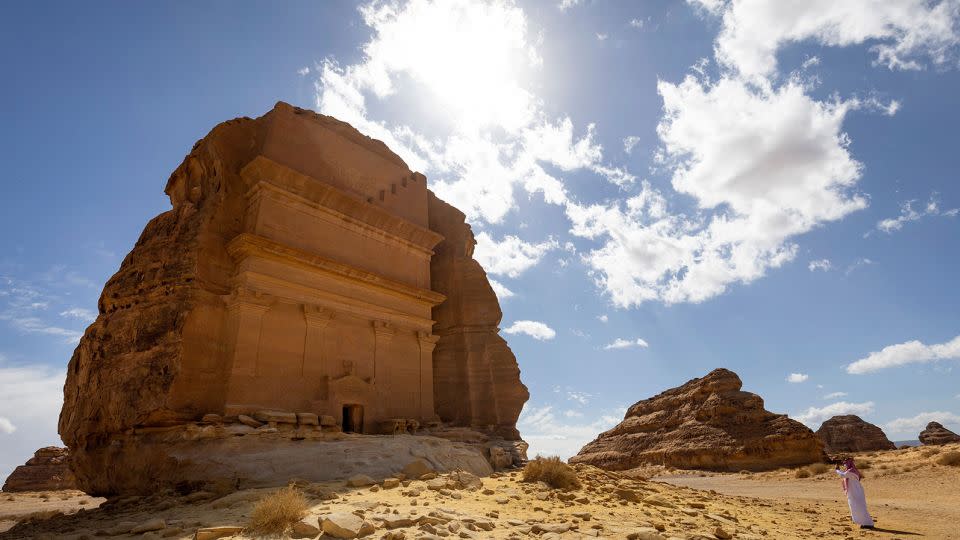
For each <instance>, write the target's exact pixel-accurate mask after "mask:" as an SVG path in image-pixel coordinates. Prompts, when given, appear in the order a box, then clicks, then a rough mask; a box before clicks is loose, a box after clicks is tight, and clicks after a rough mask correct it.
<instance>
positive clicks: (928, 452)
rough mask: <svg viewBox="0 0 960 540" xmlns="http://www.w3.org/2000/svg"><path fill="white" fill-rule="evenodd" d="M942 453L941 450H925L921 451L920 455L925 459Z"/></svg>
mask: <svg viewBox="0 0 960 540" xmlns="http://www.w3.org/2000/svg"><path fill="white" fill-rule="evenodd" d="M939 453H940V449H939V448H924V449H923V450H921V451H920V455H921V456H923V457H930V456H935V455H937V454H939Z"/></svg>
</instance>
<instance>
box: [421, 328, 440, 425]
mask: <svg viewBox="0 0 960 540" xmlns="http://www.w3.org/2000/svg"><path fill="white" fill-rule="evenodd" d="M417 341H418V342H419V343H420V388H419V394H420V405H419V410H420V418H421V419H423V420H424V421H429V420H432V419H433V417H434V416H436V414H437V413H436V410H434V406H433V349H434V348H436V346H437V342H438V341H440V336H435V335H433V334H430V333H428V332H417Z"/></svg>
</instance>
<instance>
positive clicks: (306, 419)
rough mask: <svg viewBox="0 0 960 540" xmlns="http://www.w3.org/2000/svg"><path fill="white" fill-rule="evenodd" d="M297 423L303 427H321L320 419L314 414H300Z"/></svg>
mask: <svg viewBox="0 0 960 540" xmlns="http://www.w3.org/2000/svg"><path fill="white" fill-rule="evenodd" d="M297 423H298V424H300V425H301V426H319V425H320V417H318V416H317V415H315V414H313V413H308V412H298V413H297Z"/></svg>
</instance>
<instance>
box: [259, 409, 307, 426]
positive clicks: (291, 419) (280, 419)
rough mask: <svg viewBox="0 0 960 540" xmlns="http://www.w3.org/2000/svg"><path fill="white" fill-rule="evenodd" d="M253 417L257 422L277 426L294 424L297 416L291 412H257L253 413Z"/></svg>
mask: <svg viewBox="0 0 960 540" xmlns="http://www.w3.org/2000/svg"><path fill="white" fill-rule="evenodd" d="M253 417H254V418H255V419H256V420H257V421H258V422H263V423H268V422H276V423H277V424H296V423H297V415H296V413H292V412H284V411H257V412H255V413H253Z"/></svg>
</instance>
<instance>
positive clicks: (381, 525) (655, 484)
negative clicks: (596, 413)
mask: <svg viewBox="0 0 960 540" xmlns="http://www.w3.org/2000/svg"><path fill="white" fill-rule="evenodd" d="M926 451H927V452H929V451H930V450H926ZM921 452H922V451H921V450H914V451H893V452H884V453H878V454H876V455H874V456H869V457H868V456H860V457H859V461H861V462H864V461H865V462H867V463H869V465H868V467H869V469H868V470H867V471H865V472H866V474H868V475H869V476H868V477H867V479H866V480H865V482H864V486H865V488H866V490H867V495H868V503H869V504H870V508H871V511H872V512H873V513H874V514H875V515H876V516H877V518H878V523H877V524H878V526H879V527H880V529H879V530H876V531H865V530H860V529H859V528H858V527H856V526H855V525H853V524H852V523H851V522H850V520H849V514H848V511H847V508H846V503H845V502H844V500H843V499H842V497H841V495H842V492H841V491H840V488H839V481H838V480H837V479H836V478H835V477H831V476H829V475H832V474H833V473H832V472H829V473H824V474H819V475H815V476H813V477H811V478H796V471H795V470H782V471H775V472H769V473H757V474H712V473H690V472H686V473H684V474H677V473H674V474H670V475H668V476H664V477H662V480H663V482H661V481H652V480H644V479H642V478H638V477H636V476H637V473H636V471H633V472H632V473H625V474H615V473H609V472H605V471H600V470H598V469H595V468H592V467H584V466H580V467H578V468H577V470H578V477H579V479H580V481H581V482H582V483H583V485H582V486H581V488H579V489H576V490H571V491H562V490H557V489H551V488H549V486H546V485H545V484H540V483H529V482H522V481H521V473H520V472H519V471H511V472H507V473H502V474H495V475H494V476H492V477H488V478H483V479H482V486H481V487H479V488H478V489H465V488H462V487H461V488H457V487H456V486H451V485H449V482H450V480H449V479H450V477H449V476H447V475H440V477H439V479H434V480H429V479H428V480H412V481H407V480H405V481H404V482H403V484H401V485H400V486H398V487H394V488H384V487H382V486H381V485H377V486H373V487H347V486H346V485H345V484H344V483H342V482H329V483H320V484H301V485H300V486H301V488H302V489H303V492H304V494H305V495H306V496H307V499H308V502H309V510H308V512H307V514H306V516H305V522H306V523H308V524H313V525H317V524H318V522H319V519H322V518H323V517H324V516H329V515H331V514H334V513H337V512H348V513H353V514H355V515H359V516H361V517H362V518H363V519H364V520H365V521H367V522H369V523H370V524H371V525H373V526H374V527H375V530H374V532H373V533H372V534H370V535H369V536H368V538H376V539H380V538H390V539H396V540H399V539H400V538H403V539H413V538H450V539H453V538H478V539H480V538H494V539H502V538H525V537H536V538H542V539H575V538H619V539H623V538H639V539H646V540H663V539H687V540H693V539H717V538H721V539H725V538H738V539H743V540H751V539H754V540H757V539H781V538H782V539H793V538H831V539H832V538H841V539H859V538H890V539H893V538H903V539H909V538H913V537H924V538H960V532H958V531H960V528H958V527H956V526H955V524H956V523H960V520H958V519H957V518H960V493H958V490H957V488H958V486H960V467H946V466H942V465H935V464H934V461H935V459H936V457H937V456H924V455H923V454H922V453H921ZM828 474H829V475H828ZM701 475H702V476H701ZM444 482H447V484H448V485H446V486H442V485H438V483H439V484H444ZM666 482H669V483H666ZM404 484H405V485H404ZM711 490H712V491H711ZM275 491H276V488H266V489H257V490H244V491H236V492H232V493H227V494H223V493H221V494H218V495H215V494H213V493H195V494H191V495H186V496H180V495H176V494H173V493H157V494H155V495H152V496H150V497H127V498H123V499H112V500H110V501H107V502H106V503H104V504H102V505H100V506H99V507H97V505H98V504H99V503H101V502H102V501H103V500H102V499H94V498H91V497H88V496H86V495H83V494H80V493H78V492H54V493H46V494H36V493H34V494H16V495H13V496H9V495H8V494H2V495H0V519H5V518H4V517H2V516H8V517H7V518H6V519H7V521H6V523H7V525H6V527H5V528H6V529H9V530H7V532H6V533H2V534H0V538H4V539H6V538H38V539H43V538H69V539H73V540H80V539H83V538H87V539H90V540H95V538H98V537H105V538H183V539H186V538H193V537H194V535H195V534H196V532H197V531H198V530H203V529H205V528H209V527H216V526H234V527H238V528H239V527H245V526H247V525H248V524H249V520H250V515H251V512H252V509H253V507H254V505H255V504H256V503H257V502H258V501H259V500H260V499H261V498H263V497H265V496H269V495H270V494H271V493H273V492H275ZM51 510H58V511H62V512H64V513H62V514H60V513H57V514H56V515H52V516H51V515H49V514H46V515H37V516H34V517H33V518H27V517H26V516H28V515H29V514H31V513H33V512H44V511H51ZM10 517H12V518H13V519H10ZM17 520H19V521H21V523H19V524H18V525H16V526H14V527H12V528H10V527H11V526H12V523H14V522H15V521H17ZM151 520H154V522H155V523H156V522H157V521H159V520H162V521H160V524H159V525H158V526H155V527H154V528H155V529H156V530H153V531H150V532H146V533H144V534H140V533H137V534H131V532H130V531H131V529H132V528H133V527H136V526H138V525H146V524H148V523H149V522H150V521H151ZM391 526H396V528H390V527H391ZM158 527H159V528H158ZM2 530H4V528H0V531H2ZM232 532H233V533H235V534H234V536H232V537H233V538H256V537H257V536H255V535H253V534H251V533H250V532H249V531H240V530H239V529H237V531H232ZM631 535H635V536H631ZM283 537H289V533H288V534H285V535H283ZM308 537H310V538H317V537H320V538H329V537H328V536H320V535H319V534H315V535H314V536H308Z"/></svg>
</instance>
